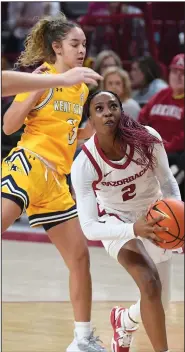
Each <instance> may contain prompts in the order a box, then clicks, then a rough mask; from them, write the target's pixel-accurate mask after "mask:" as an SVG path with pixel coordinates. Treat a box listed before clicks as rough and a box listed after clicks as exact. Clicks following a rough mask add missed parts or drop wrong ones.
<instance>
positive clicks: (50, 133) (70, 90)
mask: <svg viewBox="0 0 185 352" xmlns="http://www.w3.org/2000/svg"><path fill="white" fill-rule="evenodd" d="M44 65H45V66H47V67H48V72H47V73H57V72H56V70H55V67H54V66H53V65H50V64H48V63H47V62H45V63H44ZM29 94H31V93H22V94H18V95H17V96H16V97H15V101H17V102H22V101H24V100H26V99H27V97H28V96H29ZM87 96H88V88H87V86H86V85H85V84H83V83H82V84H79V85H75V86H72V87H65V88H62V87H57V88H55V89H54V88H51V89H49V90H47V91H45V92H44V94H43V95H42V96H41V98H40V99H39V101H38V102H37V104H36V106H35V107H34V108H33V109H32V110H31V112H30V113H29V114H28V116H27V118H26V120H25V125H26V127H25V130H24V133H23V135H22V138H21V140H20V142H19V143H18V146H19V147H21V148H22V147H23V148H25V149H28V150H30V151H32V152H34V153H36V154H38V155H40V156H41V157H43V158H44V159H46V160H48V161H50V162H51V163H53V164H54V165H55V167H56V170H57V172H58V173H59V174H68V173H69V172H70V168H71V164H72V161H73V157H74V153H75V151H76V146H77V130H78V126H79V123H80V121H81V118H82V111H83V106H84V104H85V101H86V99H87Z"/></svg>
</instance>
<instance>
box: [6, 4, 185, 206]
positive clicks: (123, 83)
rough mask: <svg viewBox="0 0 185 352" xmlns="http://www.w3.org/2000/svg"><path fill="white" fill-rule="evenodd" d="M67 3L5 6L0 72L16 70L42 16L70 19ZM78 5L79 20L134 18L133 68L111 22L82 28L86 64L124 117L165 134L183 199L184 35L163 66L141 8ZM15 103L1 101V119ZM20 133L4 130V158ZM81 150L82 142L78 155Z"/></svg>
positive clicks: (131, 54)
mask: <svg viewBox="0 0 185 352" xmlns="http://www.w3.org/2000/svg"><path fill="white" fill-rule="evenodd" d="M65 4H67V2H66V3H65ZM65 4H64V3H62V2H54V1H52V2H43V1H41V2H34V3H32V2H9V3H7V8H6V15H4V18H3V20H2V53H3V56H2V69H11V68H12V67H13V64H14V62H15V60H16V58H17V56H18V55H19V53H20V52H21V50H23V48H24V40H25V37H26V35H27V34H28V32H29V29H30V28H31V27H32V26H33V25H34V24H35V22H36V21H37V20H38V18H40V17H41V16H43V15H55V14H56V13H57V12H58V11H64V13H65V14H66V15H67V16H68V17H70V10H69V8H68V9H67V8H65ZM71 4H72V3H71ZM73 4H75V3H73ZM78 4H81V5H79V6H78V10H77V12H76V16H75V15H74V16H71V17H72V19H73V20H81V19H82V17H83V16H84V15H85V14H86V13H91V15H96V16H99V17H100V18H101V16H110V15H111V16H112V15H114V14H115V13H127V14H136V17H135V18H132V19H128V20H129V21H130V22H127V24H128V25H129V24H130V23H131V22H132V26H131V27H129V28H131V32H132V33H131V34H132V35H131V40H130V42H129V45H128V46H127V49H125V50H127V54H128V55H127V57H128V59H129V60H130V62H129V64H128V62H126V61H124V60H123V58H122V57H120V54H119V51H118V50H116V45H120V44H119V43H115V40H114V42H113V40H111V38H113V30H115V29H113V28H112V27H111V26H110V25H109V24H107V26H103V27H102V25H101V23H100V25H97V26H96V28H94V29H93V27H92V25H91V26H87V25H84V30H85V32H86V33H87V38H88V50H87V58H86V61H85V65H86V66H89V67H92V68H93V69H94V70H95V71H96V72H98V73H100V74H101V75H102V76H103V77H104V80H103V81H102V82H101V85H100V86H99V87H98V88H96V89H105V90H110V91H113V92H115V93H116V94H117V95H118V96H119V97H120V99H121V101H122V106H123V110H124V112H125V113H126V114H129V115H130V116H131V117H132V118H133V119H135V120H137V121H139V122H140V123H142V124H144V125H150V126H151V127H153V128H155V129H156V130H157V131H158V132H159V133H160V134H161V136H162V138H163V140H164V145H165V148H166V152H167V155H168V159H169V163H170V166H171V169H172V172H173V173H174V175H175V177H176V179H177V182H178V184H179V187H180V190H181V195H182V198H183V199H184V164H185V160H184V54H182V52H183V51H184V50H180V49H181V44H182V43H183V38H182V36H180V34H181V33H179V37H178V38H179V47H178V50H176V52H174V56H172V57H171V58H170V64H169V65H164V63H163V62H159V61H156V60H155V58H153V57H152V56H151V54H150V52H149V47H148V42H147V40H146V33H145V32H146V31H145V23H144V19H143V18H142V17H139V16H138V17H137V15H139V14H140V13H141V9H140V8H137V7H136V6H130V5H129V3H127V4H124V3H118V2H89V3H88V2H83V8H81V13H80V12H79V11H80V6H82V2H81V3H78ZM72 6H73V5H72ZM74 6H75V5H74ZM65 10H66V11H65ZM30 14H31V17H30ZM73 17H74V18H73ZM86 29H87V31H86ZM121 31H122V29H121V27H119V35H120V36H122V35H123V36H124V33H122V32H121ZM136 33H137V35H136ZM138 33H139V34H138ZM156 33H157V32H156ZM156 40H158V36H157V35H156ZM89 89H90V92H93V91H94V87H89ZM12 99H13V98H8V99H4V100H3V101H2V114H3V115H4V113H5V111H6V110H7V108H8V107H9V105H10V104H11V101H12ZM86 122H87V121H86V116H85V115H83V118H82V123H81V124H82V126H84V125H85V124H86ZM22 131H23V129H21V130H20V131H18V132H17V133H15V134H14V135H12V136H5V135H4V134H3V132H2V145H3V148H2V154H3V155H2V156H3V157H4V156H5V155H7V153H8V152H9V150H10V149H11V148H12V146H14V145H15V144H16V143H17V141H18V140H19V138H20V135H21V133H22ZM79 151H80V144H79V146H78V150H77V153H78V152H79Z"/></svg>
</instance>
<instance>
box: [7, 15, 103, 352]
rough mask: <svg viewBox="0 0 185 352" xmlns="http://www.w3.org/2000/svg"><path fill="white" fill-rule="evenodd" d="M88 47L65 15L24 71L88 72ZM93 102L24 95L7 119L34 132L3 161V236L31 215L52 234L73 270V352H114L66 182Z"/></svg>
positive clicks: (48, 24)
mask: <svg viewBox="0 0 185 352" xmlns="http://www.w3.org/2000/svg"><path fill="white" fill-rule="evenodd" d="M85 46H86V38H85V35H84V32H83V31H82V29H81V28H80V27H79V26H78V25H77V24H74V23H73V22H70V21H67V20H66V18H65V16H63V15H62V14H60V15H59V16H57V17H56V18H54V17H50V18H49V17H48V18H44V19H41V20H40V21H39V22H38V23H37V24H36V25H35V26H34V27H33V29H32V31H31V33H30V34H29V35H28V37H27V40H26V46H25V51H24V52H22V54H21V56H20V58H19V60H18V64H20V65H22V66H31V65H34V64H38V63H40V62H44V65H45V66H47V71H48V73H49V74H61V73H64V72H66V71H68V70H69V69H72V68H74V67H77V66H80V67H81V66H82V65H83V61H84V57H85V53H86V47H85ZM87 96H88V88H87V87H86V85H85V84H83V83H82V84H76V85H74V86H72V87H70V88H64V87H62V86H58V87H57V88H54V89H53V88H51V89H49V90H47V91H36V92H33V93H25V94H24V93H23V94H19V95H17V96H16V98H15V100H14V102H13V103H12V105H11V106H10V108H9V109H8V110H7V112H6V114H5V116H4V127H3V129H4V132H5V133H7V134H11V133H13V132H15V131H17V130H18V129H19V128H20V127H21V126H22V125H23V124H25V125H26V127H25V130H24V133H23V135H22V138H21V140H20V142H19V143H18V145H17V147H16V148H14V149H13V150H12V151H11V152H10V154H9V155H8V156H7V157H6V158H5V159H4V160H3V165H2V223H3V231H5V230H6V229H7V228H8V227H9V226H10V225H11V224H12V223H13V222H14V221H15V220H16V219H17V218H18V217H19V216H20V215H21V213H22V211H23V210H24V209H25V210H26V212H27V214H28V217H29V222H30V225H31V226H32V227H33V226H40V225H42V226H43V227H44V229H45V230H46V231H47V234H48V236H49V238H50V240H51V241H52V243H53V244H54V245H55V246H56V248H57V249H58V250H59V252H60V254H61V255H62V257H63V259H64V261H65V263H66V265H67V267H68V268H69V271H70V297H71V302H72V305H73V310H74V317H75V338H74V340H73V342H72V343H71V344H70V346H69V347H68V348H67V350H66V351H67V352H80V351H87V350H88V351H89V352H92V351H93V352H95V351H99V352H100V351H102V352H105V351H106V350H105V349H104V348H103V347H102V346H101V344H100V343H99V341H98V340H97V338H96V337H94V336H93V331H92V327H91V323H90V319H91V294H92V292H91V276H90V270H89V254H88V248H87V244H86V240H85V237H84V235H83V233H82V231H81V228H80V225H79V221H78V217H77V211H76V206H75V203H74V201H73V199H72V197H71V195H70V192H69V188H68V186H67V183H66V176H65V175H66V174H68V173H70V169H71V164H72V161H73V156H74V153H75V150H76V145H77V138H78V137H79V138H84V137H85V131H80V130H78V126H79V123H80V120H81V117H82V110H83V105H84V103H85V101H86V99H87Z"/></svg>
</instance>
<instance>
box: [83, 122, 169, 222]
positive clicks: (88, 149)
mask: <svg viewBox="0 0 185 352" xmlns="http://www.w3.org/2000/svg"><path fill="white" fill-rule="evenodd" d="M147 128H148V127H147ZM148 129H150V128H148ZM82 149H83V151H84V152H85V154H86V156H87V157H88V159H89V161H90V162H91V163H92V165H93V167H94V168H95V170H96V172H97V175H98V178H97V180H96V182H94V183H93V188H94V190H95V194H96V199H97V203H98V208H99V216H100V217H101V216H102V215H104V214H105V213H108V214H110V213H113V214H115V213H116V214H118V215H119V216H122V217H123V214H124V216H126V217H127V214H128V216H129V219H130V220H132V218H135V215H136V213H140V212H141V213H142V211H146V210H147V208H148V206H149V205H150V204H152V203H153V202H155V201H156V200H157V199H159V198H161V196H162V193H161V190H160V186H159V182H158V180H157V178H156V177H155V175H154V173H153V171H152V170H151V169H149V168H148V167H143V166H140V165H138V164H136V163H135V162H133V161H131V162H130V161H129V160H128V158H127V157H126V156H125V157H124V158H123V159H122V160H120V161H110V160H108V159H107V158H106V156H105V155H104V154H103V152H102V150H101V148H100V146H99V143H98V139H97V136H96V135H95V136H94V137H92V138H91V139H90V140H89V141H88V142H86V143H85V145H84V146H83V147H82ZM127 154H128V155H130V156H131V157H133V158H134V160H137V158H139V155H138V154H137V153H136V152H134V151H133V150H132V149H131V148H130V147H129V146H128V147H127Z"/></svg>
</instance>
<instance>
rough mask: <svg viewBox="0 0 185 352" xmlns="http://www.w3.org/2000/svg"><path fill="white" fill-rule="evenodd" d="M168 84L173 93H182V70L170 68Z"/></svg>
mask: <svg viewBox="0 0 185 352" xmlns="http://www.w3.org/2000/svg"><path fill="white" fill-rule="evenodd" d="M169 84H170V87H171V88H172V89H173V91H174V92H175V93H177V94H178V93H179V94H181V93H184V71H183V70H179V69H177V68H172V69H171V70H170V75H169Z"/></svg>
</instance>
